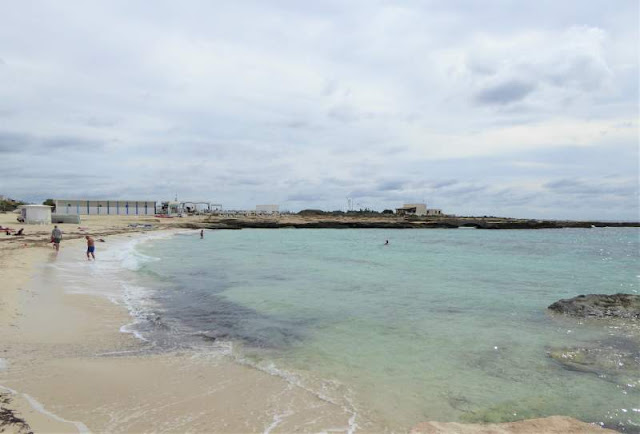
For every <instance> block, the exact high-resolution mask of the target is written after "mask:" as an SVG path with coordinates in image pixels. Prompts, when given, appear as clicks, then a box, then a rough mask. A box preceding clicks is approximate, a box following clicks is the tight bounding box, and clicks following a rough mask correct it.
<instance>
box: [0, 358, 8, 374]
mask: <svg viewBox="0 0 640 434" xmlns="http://www.w3.org/2000/svg"><path fill="white" fill-rule="evenodd" d="M7 365H8V363H7V361H6V360H5V359H0V371H3V370H5V369H7Z"/></svg>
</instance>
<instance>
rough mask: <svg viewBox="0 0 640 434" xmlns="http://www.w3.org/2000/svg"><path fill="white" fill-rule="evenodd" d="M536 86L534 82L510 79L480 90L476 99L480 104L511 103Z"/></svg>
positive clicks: (527, 93) (523, 96)
mask: <svg viewBox="0 0 640 434" xmlns="http://www.w3.org/2000/svg"><path fill="white" fill-rule="evenodd" d="M535 88H536V86H535V84H533V83H526V82H523V81H519V80H510V81H507V82H504V83H500V84H497V85H495V86H491V87H488V88H486V89H483V90H482V91H480V92H479V93H478V94H477V95H476V96H475V100H476V101H477V102H478V103H480V104H490V105H492V104H498V105H502V104H510V103H513V102H516V101H520V100H522V99H523V98H525V97H526V96H527V95H529V94H530V93H531V92H533V90H534V89H535Z"/></svg>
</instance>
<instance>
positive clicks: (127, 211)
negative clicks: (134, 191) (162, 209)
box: [53, 199, 156, 215]
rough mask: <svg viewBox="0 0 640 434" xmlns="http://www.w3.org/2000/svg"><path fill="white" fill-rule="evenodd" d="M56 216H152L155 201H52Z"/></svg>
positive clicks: (154, 212)
mask: <svg viewBox="0 0 640 434" xmlns="http://www.w3.org/2000/svg"><path fill="white" fill-rule="evenodd" d="M53 202H54V204H55V213H56V214H75V215H154V214H156V201H155V200H84V199H82V200H80V199H54V201H53Z"/></svg>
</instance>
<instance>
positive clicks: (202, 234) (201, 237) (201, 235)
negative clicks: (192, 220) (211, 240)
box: [200, 229, 204, 239]
mask: <svg viewBox="0 0 640 434" xmlns="http://www.w3.org/2000/svg"><path fill="white" fill-rule="evenodd" d="M203 238H204V229H200V239H203Z"/></svg>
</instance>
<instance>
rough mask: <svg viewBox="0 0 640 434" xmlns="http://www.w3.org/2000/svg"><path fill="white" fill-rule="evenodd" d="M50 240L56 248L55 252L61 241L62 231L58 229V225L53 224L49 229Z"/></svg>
mask: <svg viewBox="0 0 640 434" xmlns="http://www.w3.org/2000/svg"><path fill="white" fill-rule="evenodd" d="M51 241H52V242H53V247H54V248H55V249H56V252H57V251H58V250H60V241H62V231H61V230H60V229H58V226H57V225H56V226H54V227H53V230H52V231H51Z"/></svg>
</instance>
